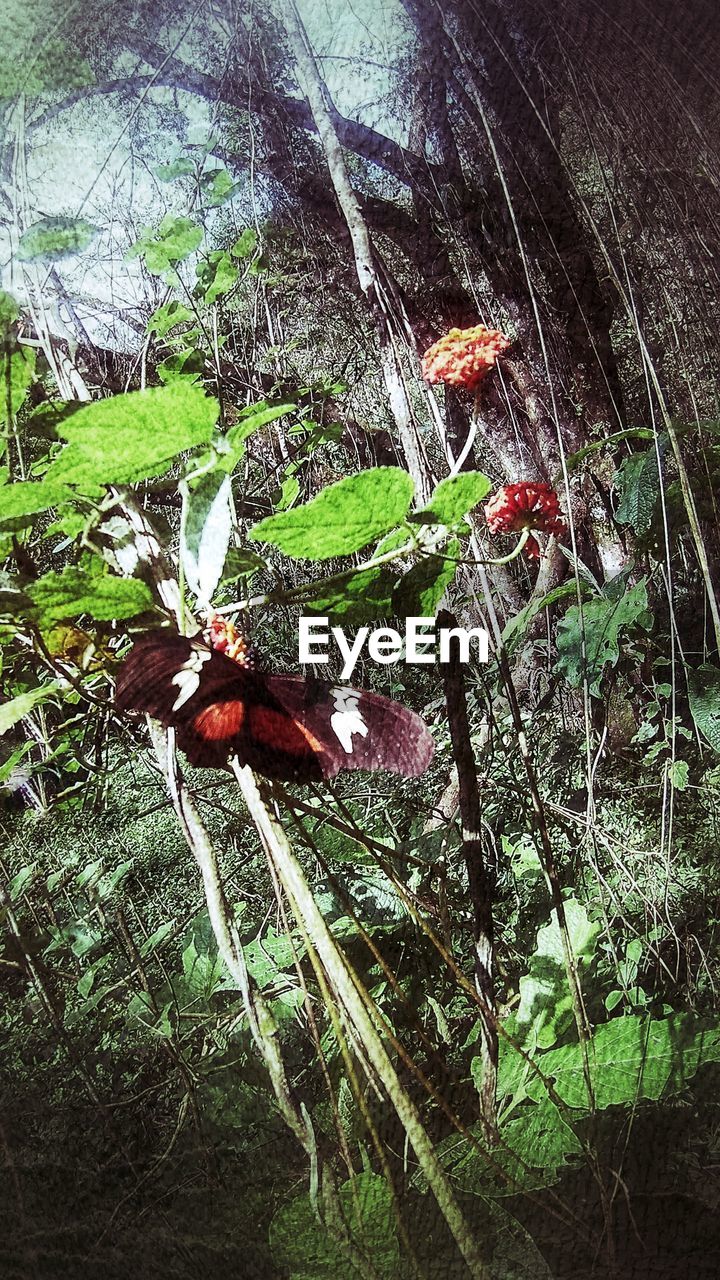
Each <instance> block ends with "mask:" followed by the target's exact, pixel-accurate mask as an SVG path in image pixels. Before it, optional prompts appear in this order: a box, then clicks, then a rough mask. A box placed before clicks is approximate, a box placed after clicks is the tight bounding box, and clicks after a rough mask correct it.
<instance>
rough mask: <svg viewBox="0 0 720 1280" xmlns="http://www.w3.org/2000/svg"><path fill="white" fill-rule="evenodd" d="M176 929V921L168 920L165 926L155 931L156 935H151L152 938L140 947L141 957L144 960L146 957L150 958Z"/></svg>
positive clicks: (162, 925)
mask: <svg viewBox="0 0 720 1280" xmlns="http://www.w3.org/2000/svg"><path fill="white" fill-rule="evenodd" d="M174 928H175V921H174V920H166V921H165V922H164V924H161V925H160V927H159V928H158V929H156V930H155V932H154V933H151V934H150V937H149V938H146V939H145V941H144V942H143V944H142V946H141V947H140V955H141V956H142V957H143V959H144V958H145V956H150V955H152V953H153V952H154V951H157V949H158V947H159V946H160V945H161V943H163V942H164V941H165V939H166V938H167V937H168V936H169V934H171V933H172V931H173V929H174Z"/></svg>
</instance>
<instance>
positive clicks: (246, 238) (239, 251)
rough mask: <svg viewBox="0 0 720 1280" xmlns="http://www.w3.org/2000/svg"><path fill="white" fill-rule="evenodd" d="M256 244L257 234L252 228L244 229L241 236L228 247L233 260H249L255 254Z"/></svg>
mask: <svg viewBox="0 0 720 1280" xmlns="http://www.w3.org/2000/svg"><path fill="white" fill-rule="evenodd" d="M257 242H258V238H257V233H256V232H255V231H254V230H253V228H252V227H246V228H245V230H244V231H243V233H242V235H241V236H239V237H238V239H237V240H236V241H235V243H234V244H233V245H231V246H230V252H231V254H232V255H233V257H234V258H249V257H250V255H251V254H253V253H254V252H255V249H256V248H257Z"/></svg>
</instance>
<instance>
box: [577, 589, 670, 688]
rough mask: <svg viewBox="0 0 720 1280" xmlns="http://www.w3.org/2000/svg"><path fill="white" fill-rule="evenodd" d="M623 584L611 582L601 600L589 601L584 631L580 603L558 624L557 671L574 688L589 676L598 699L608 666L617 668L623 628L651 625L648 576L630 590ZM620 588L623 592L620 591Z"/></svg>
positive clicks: (588, 678)
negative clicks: (646, 582) (601, 682)
mask: <svg viewBox="0 0 720 1280" xmlns="http://www.w3.org/2000/svg"><path fill="white" fill-rule="evenodd" d="M623 587H624V583H622V582H620V583H618V585H617V587H615V586H614V584H613V582H611V583H609V585H608V586H607V587H606V588H605V591H604V592H603V594H602V596H600V597H599V599H595V600H588V601H587V602H586V603H585V604H584V605H583V612H582V617H583V630H582V631H581V626H580V611H579V609H578V606H577V605H572V606H571V608H569V609H568V611H567V613H566V614H565V617H564V618H561V619H560V621H559V622H558V626H557V651H558V660H557V663H556V670H558V671H561V672H562V674H563V675H564V676H565V678H566V680H567V681H568V683H569V684H570V685H572V687H573V688H574V689H577V688H579V687H580V686H581V684H582V682H583V678H586V679H587V682H588V687H589V690H590V693H591V694H592V695H593V696H594V697H596V698H599V697H601V696H602V694H601V690H600V681H601V680H602V677H603V672H604V670H605V667H606V666H613V667H614V666H615V665H616V663H617V661H618V659H619V657H620V633H621V631H625V630H631V629H632V628H634V627H638V626H639V627H643V628H644V629H645V630H646V631H649V630H650V627H651V625H652V616H651V615H650V614H648V607H647V606H648V598H647V588H646V585H645V579H644V578H643V579H641V581H640V582H638V583H636V585H635V586H634V587H630V588H629V589H625V590H623ZM620 591H623V594H619V592H620ZM583 631H584V637H585V654H584V655H583V652H582V640H583Z"/></svg>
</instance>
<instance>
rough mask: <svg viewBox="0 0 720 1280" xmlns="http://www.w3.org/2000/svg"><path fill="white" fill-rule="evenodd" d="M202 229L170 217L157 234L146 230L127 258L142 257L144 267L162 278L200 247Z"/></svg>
mask: <svg viewBox="0 0 720 1280" xmlns="http://www.w3.org/2000/svg"><path fill="white" fill-rule="evenodd" d="M202 238H203V230H202V227H199V226H198V225H197V223H195V222H193V221H192V219H191V218H183V217H177V216H176V215H174V214H171V213H169V214H167V215H166V216H165V217H164V218H163V220H162V222H161V223H160V226H159V227H158V228H157V230H156V231H153V230H152V228H148V227H146V228H145V229H144V231H143V233H142V235H141V236H140V239H139V240H137V241H136V242H135V244H133V245H131V247H130V249H129V250H128V253H127V256H128V257H129V258H135V257H137V256H138V255H142V257H143V258H144V260H145V266H146V267H147V269H148V271H150V272H151V273H152V274H153V275H163V273H164V272H166V271H167V270H168V269H169V268H172V267H174V266H176V264H177V263H178V262H182V261H184V259H185V258H188V257H189V256H190V254H191V253H194V252H195V250H196V249H197V248H198V246H199V245H200V243H201V241H202Z"/></svg>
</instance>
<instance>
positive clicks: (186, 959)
mask: <svg viewBox="0 0 720 1280" xmlns="http://www.w3.org/2000/svg"><path fill="white" fill-rule="evenodd" d="M182 966H183V973H184V975H185V981H186V984H187V991H188V993H189V995H190V996H191V997H192V999H200V1000H203V1001H208V1000H209V999H210V997H211V996H212V995H214V994H215V992H216V991H217V990H218V988H219V987H220V986H221V985H222V980H223V977H224V968H223V962H222V960H221V958H220V956H219V954H218V951H217V948H216V947H211V948H210V949H209V950H208V951H199V950H198V948H197V945H196V942H195V939H194V938H193V939H192V940H191V941H190V943H189V945H188V946H187V947H186V948H185V950H184V951H183V953H182Z"/></svg>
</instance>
